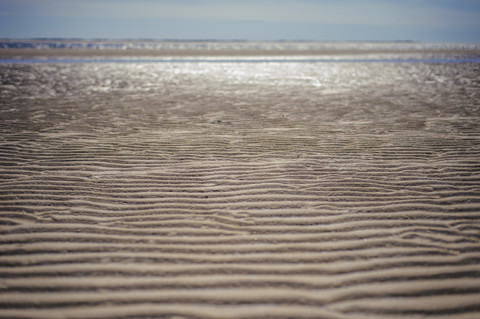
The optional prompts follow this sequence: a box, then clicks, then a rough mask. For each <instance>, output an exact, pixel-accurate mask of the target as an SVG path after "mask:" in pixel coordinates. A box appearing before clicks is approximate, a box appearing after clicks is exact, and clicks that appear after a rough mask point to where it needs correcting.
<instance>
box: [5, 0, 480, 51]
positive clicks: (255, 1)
mask: <svg viewBox="0 0 480 319" xmlns="http://www.w3.org/2000/svg"><path fill="white" fill-rule="evenodd" d="M0 37H3V38H18V37H20V38H26V37H28V38H29V37H76V38H155V39H167V38H168V39H171V38H176V39H245V40H295V39H299V40H337V41H348V40H417V41H429V42H469V43H471V42H475V43H480V0H170V1H168V0H0Z"/></svg>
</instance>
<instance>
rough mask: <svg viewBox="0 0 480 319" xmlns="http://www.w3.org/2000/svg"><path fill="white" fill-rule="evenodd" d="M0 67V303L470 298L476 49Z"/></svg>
mask: <svg viewBox="0 0 480 319" xmlns="http://www.w3.org/2000/svg"><path fill="white" fill-rule="evenodd" d="M0 75H1V78H2V81H3V84H2V85H0V89H1V90H0V93H1V94H2V95H1V96H2V99H1V100H0V101H1V102H0V111H1V115H0V127H1V128H0V130H1V134H0V147H1V150H0V225H1V226H0V318H405V317H406V316H412V317H415V318H417V317H429V318H430V317H444V316H449V317H451V318H476V317H478V316H480V302H479V300H480V288H479V287H480V268H479V264H480V236H479V234H480V165H479V163H480V135H479V133H480V131H479V126H478V123H479V120H480V118H479V117H478V114H479V113H478V106H479V105H480V103H479V102H480V96H479V95H478V92H479V91H480V90H479V89H480V82H479V81H478V79H479V67H478V65H467V64H462V65H457V64H443V65H440V64H421V63H418V64H411V65H410V64H402V65H398V64H388V63H387V64H375V65H368V64H361V63H356V64H349V63H339V64H334V63H330V64H328V65H325V64H321V63H317V64H315V63H313V64H305V63H304V64H296V63H284V64H281V63H277V64H275V63H264V64H255V65H251V64H250V65H246V64H241V63H237V64H208V65H198V64H194V63H193V64H188V63H183V64H175V63H172V64H161V65H155V64H118V65H116V64H93V65H92V64H90V65H82V64H71V65H68V64H64V65H62V64H52V65H43V64H42V65H27V64H25V65H22V64H17V65H1V66H0Z"/></svg>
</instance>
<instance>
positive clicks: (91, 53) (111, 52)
mask: <svg viewBox="0 0 480 319" xmlns="http://www.w3.org/2000/svg"><path fill="white" fill-rule="evenodd" d="M373 54H399V55H408V54H472V55H478V56H480V50H467V49H439V50H433V49H428V50H414V49H411V50H392V49H388V50H387V49H386V50H380V49H377V50H352V49H345V50H341V49H338V50H274V49H272V50H264V49H259V50H223V49H218V50H196V49H191V50H190V49H188V50H178V49H172V50H170V49H162V50H158V49H155V50H154V49H126V50H119V49H10V48H9V49H0V58H4V59H8V58H19V59H21V58H41V57H45V58H56V57H134V56H136V57H139V56H144V57H200V56H205V57H222V56H225V57H231V56H241V57H255V56H274V57H278V56H309V57H311V56H332V55H336V56H339V55H340V56H347V55H354V56H358V55H373Z"/></svg>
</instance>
